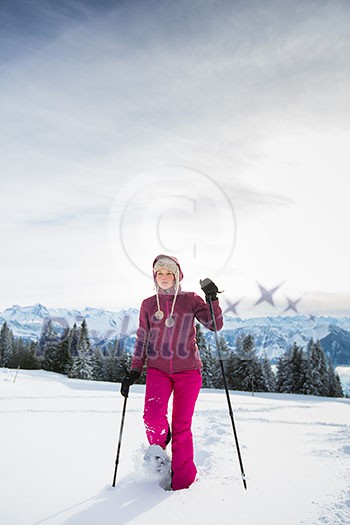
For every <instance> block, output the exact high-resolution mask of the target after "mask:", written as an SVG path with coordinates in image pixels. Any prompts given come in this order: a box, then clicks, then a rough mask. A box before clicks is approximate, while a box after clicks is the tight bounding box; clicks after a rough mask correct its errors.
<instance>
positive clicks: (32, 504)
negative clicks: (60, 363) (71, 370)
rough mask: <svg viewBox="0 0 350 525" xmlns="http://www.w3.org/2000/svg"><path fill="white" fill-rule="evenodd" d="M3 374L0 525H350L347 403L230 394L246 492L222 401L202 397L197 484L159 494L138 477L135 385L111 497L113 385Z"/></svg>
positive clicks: (220, 396) (116, 401)
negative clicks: (101, 524) (244, 473)
mask: <svg viewBox="0 0 350 525" xmlns="http://www.w3.org/2000/svg"><path fill="white" fill-rule="evenodd" d="M13 378H14V371H6V370H1V369H0V417H1V421H2V425H1V433H0V455H1V472H2V475H1V480H0V508H1V522H2V523H3V524H4V525H34V524H36V525H39V524H47V525H53V524H57V525H58V524H60V525H61V524H68V525H89V524H91V525H92V524H96V523H104V524H105V525H107V524H112V523H113V524H118V525H121V524H124V523H128V524H129V523H130V524H137V525H141V524H142V525H147V524H151V523H152V525H153V524H154V523H157V522H158V523H167V524H170V525H171V524H175V523H176V524H178V523H179V522H180V523H182V524H191V525H197V524H198V525H199V524H201V525H203V524H206V525H211V524H213V525H214V524H216V523H220V524H229V523H230V524H232V523H240V524H242V525H253V524H254V525H257V524H262V525H265V524H266V525H275V524H276V525H277V524H278V525H284V524H290V525H297V524H305V525H306V524H308V525H310V524H312V525H313V524H315V525H321V524H332V525H334V524H342V525H345V524H346V525H348V524H349V523H350V490H349V479H350V424H349V422H350V418H349V400H345V399H328V398H316V397H309V396H297V395H287V394H285V395H282V394H256V395H255V396H251V395H250V394H245V393H238V392H232V393H231V402H232V407H233V411H234V416H235V423H236V427H237V432H238V438H239V442H240V446H241V453H242V459H243V464H244V467H245V472H246V475H247V484H248V490H247V491H245V490H244V488H243V483H242V480H241V477H240V469H239V463H238V459H237V453H236V450H235V445H234V437H233V432H232V427H231V421H230V418H229V414H228V409H227V402H226V397H225V394H224V392H221V391H214V390H202V391H201V393H200V396H199V399H198V403H197V407H196V412H195V416H194V420H193V433H194V439H195V455H196V463H197V467H198V481H197V482H196V483H194V485H193V486H192V487H191V488H190V489H189V490H184V491H178V492H165V491H163V490H162V489H161V488H160V487H158V486H157V483H156V482H155V481H147V480H145V479H142V478H140V476H139V473H138V470H139V469H138V468H137V461H138V458H139V460H140V461H141V460H142V455H143V450H144V448H145V447H146V439H145V434H144V430H143V422H142V409H143V396H144V387H143V386H141V385H135V386H133V387H132V391H131V395H130V397H129V399H128V405H127V414H126V420H125V428H124V435H123V442H122V449H121V456H120V463H119V471H118V476H117V486H116V488H115V489H113V488H112V487H111V482H112V476H113V469H114V459H115V453H116V445H117V441H118V435H119V428H120V417H121V410H122V405H123V398H122V396H121V395H120V393H119V385H118V384H112V383H99V382H89V381H79V380H72V379H67V378H66V377H64V376H61V375H58V374H53V373H47V372H42V371H20V372H19V375H18V377H17V380H16V382H15V383H13Z"/></svg>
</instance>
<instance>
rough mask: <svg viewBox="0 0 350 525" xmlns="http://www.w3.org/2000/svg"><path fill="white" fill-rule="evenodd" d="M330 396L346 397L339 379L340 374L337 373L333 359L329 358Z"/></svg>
mask: <svg viewBox="0 0 350 525" xmlns="http://www.w3.org/2000/svg"><path fill="white" fill-rule="evenodd" d="M327 372H328V394H327V395H328V396H329V397H344V392H343V388H342V386H341V382H340V379H339V375H338V374H336V372H335V370H334V368H333V363H332V359H331V358H329V360H328V369H327Z"/></svg>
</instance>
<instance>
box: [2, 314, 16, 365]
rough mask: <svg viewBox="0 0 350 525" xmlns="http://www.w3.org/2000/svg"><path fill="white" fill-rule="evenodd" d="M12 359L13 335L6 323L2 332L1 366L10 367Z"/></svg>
mask: <svg viewBox="0 0 350 525" xmlns="http://www.w3.org/2000/svg"><path fill="white" fill-rule="evenodd" d="M12 358H13V334H12V331H11V329H10V328H9V327H8V325H7V323H6V321H5V322H4V324H3V325H2V328H1V331H0V366H3V367H8V366H10V364H11V360H12Z"/></svg>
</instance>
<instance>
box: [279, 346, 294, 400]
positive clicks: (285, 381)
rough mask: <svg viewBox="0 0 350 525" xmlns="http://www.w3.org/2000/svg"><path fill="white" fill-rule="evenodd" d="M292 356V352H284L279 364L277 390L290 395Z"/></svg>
mask: <svg viewBox="0 0 350 525" xmlns="http://www.w3.org/2000/svg"><path fill="white" fill-rule="evenodd" d="M290 360H291V354H290V351H287V352H284V353H283V354H282V355H281V356H280V357H279V358H278V362H277V377H276V390H277V392H282V393H290V392H291V389H292V386H291V366H290Z"/></svg>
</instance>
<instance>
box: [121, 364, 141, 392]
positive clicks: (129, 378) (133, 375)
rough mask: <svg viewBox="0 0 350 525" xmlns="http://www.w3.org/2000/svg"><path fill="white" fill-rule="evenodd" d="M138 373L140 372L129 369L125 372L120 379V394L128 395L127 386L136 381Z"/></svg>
mask: <svg viewBox="0 0 350 525" xmlns="http://www.w3.org/2000/svg"><path fill="white" fill-rule="evenodd" d="M140 375H141V374H140V372H138V371H137V370H131V371H130V372H128V373H127V374H126V376H125V377H124V378H123V380H122V384H121V387H120V393H121V395H122V396H124V397H128V395H129V388H130V387H131V385H133V384H134V383H136V381H137V380H138V378H139V377H140Z"/></svg>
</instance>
